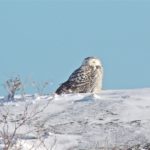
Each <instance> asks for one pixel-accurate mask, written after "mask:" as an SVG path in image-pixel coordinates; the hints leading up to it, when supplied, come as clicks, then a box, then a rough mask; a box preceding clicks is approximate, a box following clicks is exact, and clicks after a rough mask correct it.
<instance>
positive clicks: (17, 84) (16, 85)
mask: <svg viewBox="0 0 150 150" xmlns="http://www.w3.org/2000/svg"><path fill="white" fill-rule="evenodd" d="M4 87H5V89H6V90H7V92H8V95H7V100H8V101H12V100H14V96H15V94H16V92H17V91H19V90H21V89H23V84H22V81H21V79H20V77H15V78H10V79H8V80H7V81H6V82H5V83H4Z"/></svg>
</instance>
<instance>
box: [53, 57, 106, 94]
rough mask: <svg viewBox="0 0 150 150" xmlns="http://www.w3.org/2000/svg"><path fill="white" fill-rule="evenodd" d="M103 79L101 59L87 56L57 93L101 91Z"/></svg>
mask: <svg viewBox="0 0 150 150" xmlns="http://www.w3.org/2000/svg"><path fill="white" fill-rule="evenodd" d="M102 79H103V66H102V64H101V61H100V60H99V59H98V58H96V57H87V58H85V59H84V60H83V63H82V65H81V66H80V67H79V68H78V69H76V70H75V71H74V72H73V73H72V74H71V75H70V77H69V79H68V80H67V81H66V82H64V83H62V84H61V85H60V87H59V88H58V89H57V90H56V92H55V93H56V94H70V93H99V92H100V91H101V89H102Z"/></svg>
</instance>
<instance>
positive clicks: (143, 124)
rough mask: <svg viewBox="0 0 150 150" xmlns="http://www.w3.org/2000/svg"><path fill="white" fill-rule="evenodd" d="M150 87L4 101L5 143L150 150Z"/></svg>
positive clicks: (60, 149) (0, 142)
mask: <svg viewBox="0 0 150 150" xmlns="http://www.w3.org/2000/svg"><path fill="white" fill-rule="evenodd" d="M149 143H150V89H138V90H118V91H116V90H112V91H109V90H108V91H103V92H102V93H100V94H74V95H71V94H69V95H62V96H57V95H55V96H51V95H50V96H38V95H33V96H30V95H24V96H16V98H15V101H13V102H7V101H6V100H4V99H3V98H1V100H0V147H1V149H3V148H5V149H14V150H17V149H23V150H29V149H31V150H32V149H33V150H47V149H49V150H109V149H110V150H111V149H115V150H119V149H122V150H132V149H136V150H142V149H143V150H144V149H145V150H146V149H147V150H148V149H150V144H149Z"/></svg>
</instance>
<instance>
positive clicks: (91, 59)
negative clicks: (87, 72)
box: [82, 57, 102, 68]
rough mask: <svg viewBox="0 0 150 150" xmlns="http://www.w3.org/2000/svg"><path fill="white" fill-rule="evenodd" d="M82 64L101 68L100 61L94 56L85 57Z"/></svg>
mask: <svg viewBox="0 0 150 150" xmlns="http://www.w3.org/2000/svg"><path fill="white" fill-rule="evenodd" d="M82 65H84V66H85V65H86V66H91V67H94V68H101V67H102V64H101V62H100V60H99V59H98V58H96V57H87V58H85V59H84V61H83V63H82Z"/></svg>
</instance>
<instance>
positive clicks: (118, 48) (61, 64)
mask: <svg viewBox="0 0 150 150" xmlns="http://www.w3.org/2000/svg"><path fill="white" fill-rule="evenodd" d="M0 53H1V55H0V56H1V58H0V68H1V72H0V83H1V84H2V83H3V82H4V81H5V80H6V79H8V78H9V77H11V76H15V75H20V76H21V78H23V79H24V80H26V79H28V78H32V79H33V80H35V81H38V82H43V81H47V80H48V81H51V82H52V83H53V85H51V87H49V90H50V91H53V90H54V89H55V88H56V87H57V86H58V85H59V84H60V83H62V82H64V81H65V80H67V78H68V77H69V75H70V74H71V73H72V71H73V70H74V69H76V68H78V67H79V66H80V64H81V62H82V60H83V59H84V58H85V57H87V56H97V57H98V58H100V59H101V60H102V62H103V65H104V89H129V88H143V87H150V69H149V68H150V67H149V65H150V1H149V0H147V1H146V0H141V1H138V0H136V1H135V0H130V1H129V0H105V1H104V0H99V1H98V0H97V1H96V0H91V1H90V0H88V1H83V0H81V1H73V0H70V1H63V0H61V1H58V0H57V1H50V0H49V1H48V0H47V1H46V0H41V1H40V0H38V1H35V0H34V1H32V0H31V1H28V0H26V1H24V0H18V1H17V0H16V1H15V0H11V1H9V0H5V1H4V0H0ZM1 91H3V90H2V86H1ZM1 93H2V92H1ZM1 93H0V95H1Z"/></svg>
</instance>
